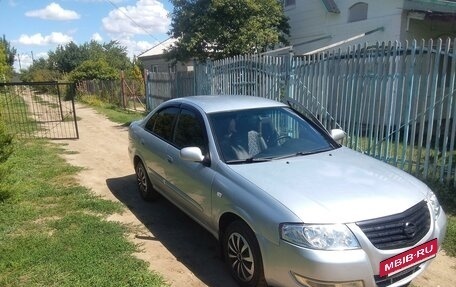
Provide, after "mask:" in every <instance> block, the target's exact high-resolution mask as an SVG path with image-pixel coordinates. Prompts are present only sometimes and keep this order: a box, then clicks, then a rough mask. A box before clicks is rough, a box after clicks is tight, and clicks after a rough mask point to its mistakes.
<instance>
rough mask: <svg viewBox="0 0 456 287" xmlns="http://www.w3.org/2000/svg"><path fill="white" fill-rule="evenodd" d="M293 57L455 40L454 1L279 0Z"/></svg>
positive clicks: (455, 19)
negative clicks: (360, 45)
mask: <svg viewBox="0 0 456 287" xmlns="http://www.w3.org/2000/svg"><path fill="white" fill-rule="evenodd" d="M283 5H284V11H285V14H286V15H287V16H288V17H289V23H290V27H291V31H290V42H291V45H292V49H293V52H294V53H295V54H296V55H300V54H308V53H314V52H317V51H321V50H326V49H334V48H344V47H347V46H348V45H354V44H358V43H364V42H369V43H376V42H377V41H380V42H383V41H384V42H388V41H396V40H398V41H405V40H411V39H418V40H419V39H430V38H439V37H441V38H446V37H452V38H454V37H456V0H447V1H443V0H363V1H359V0H283Z"/></svg>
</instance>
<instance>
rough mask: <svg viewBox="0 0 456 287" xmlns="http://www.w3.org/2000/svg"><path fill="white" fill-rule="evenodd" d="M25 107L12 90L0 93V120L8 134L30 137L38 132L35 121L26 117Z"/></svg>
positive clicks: (20, 98)
mask: <svg viewBox="0 0 456 287" xmlns="http://www.w3.org/2000/svg"><path fill="white" fill-rule="evenodd" d="M27 109H28V108H27V105H26V104H25V102H24V100H23V99H22V97H20V96H18V95H16V94H15V93H14V92H13V91H12V90H8V91H4V93H0V116H1V118H0V120H1V121H3V123H4V124H5V127H6V128H7V129H8V131H9V132H10V133H13V134H24V135H30V134H33V133H34V132H35V131H38V130H39V126H38V124H37V123H36V121H35V120H32V119H30V118H29V116H28V112H27Z"/></svg>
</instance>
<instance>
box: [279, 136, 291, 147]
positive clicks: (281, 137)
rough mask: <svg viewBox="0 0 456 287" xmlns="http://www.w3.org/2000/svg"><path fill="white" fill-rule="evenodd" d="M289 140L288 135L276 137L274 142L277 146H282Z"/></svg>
mask: <svg viewBox="0 0 456 287" xmlns="http://www.w3.org/2000/svg"><path fill="white" fill-rule="evenodd" d="M290 139H291V137H290V136H289V135H282V136H279V137H277V139H276V142H277V144H278V145H283V144H284V143H285V142H287V141H288V140H290Z"/></svg>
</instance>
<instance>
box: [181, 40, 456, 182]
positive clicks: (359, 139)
mask: <svg viewBox="0 0 456 287" xmlns="http://www.w3.org/2000/svg"><path fill="white" fill-rule="evenodd" d="M455 46H456V39H455V40H451V39H448V40H446V41H442V40H438V41H432V40H430V41H427V42H425V41H420V42H417V41H413V42H412V43H407V42H406V43H404V44H401V43H398V42H395V43H378V44H376V45H373V46H372V45H368V44H364V45H358V46H353V47H349V48H347V49H346V50H335V51H331V52H324V53H319V54H315V55H311V56H305V57H298V56H293V55H289V56H285V57H271V56H262V55H245V56H239V57H234V58H230V59H224V60H220V61H214V62H210V61H209V62H207V63H205V64H199V65H196V66H195V79H194V82H195V84H194V90H193V91H192V92H190V91H189V92H187V94H188V95H190V94H233V95H234V94H244V95H253V96H258V97H266V98H271V99H276V100H281V101H285V100H286V99H292V100H293V101H294V102H297V103H299V104H302V105H303V106H305V107H306V108H307V109H308V110H310V111H311V112H312V113H313V114H314V115H315V116H317V117H318V118H319V119H320V121H321V122H322V123H323V124H324V125H325V126H326V127H327V128H328V129H332V128H342V129H343V130H345V131H346V133H347V135H348V137H347V139H346V141H345V144H346V145H347V146H348V147H351V148H353V149H355V150H358V151H360V152H363V153H366V154H368V155H371V156H373V157H376V158H378V159H381V160H383V161H385V162H388V163H390V164H392V165H395V166H398V167H400V168H402V169H404V170H406V171H408V172H411V173H414V174H417V175H419V176H423V177H432V178H439V179H440V180H442V181H454V178H455V175H456V156H455V153H454V146H455V140H456V138H455V134H456V121H454V119H455V117H456V92H455V89H456V81H455V78H456V49H455V48H454V47H455ZM176 96H179V95H174V97H176Z"/></svg>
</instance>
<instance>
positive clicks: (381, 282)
mask: <svg viewBox="0 0 456 287" xmlns="http://www.w3.org/2000/svg"><path fill="white" fill-rule="evenodd" d="M420 269H421V268H420V267H419V266H414V267H411V268H409V269H405V270H404V271H401V272H399V273H397V274H394V275H392V276H390V277H380V276H378V275H375V276H374V279H375V283H376V284H377V287H387V286H390V285H391V284H393V283H396V282H398V281H400V280H402V279H404V278H406V277H408V276H410V275H412V274H413V273H415V272H418V271H419V270H420Z"/></svg>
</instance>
